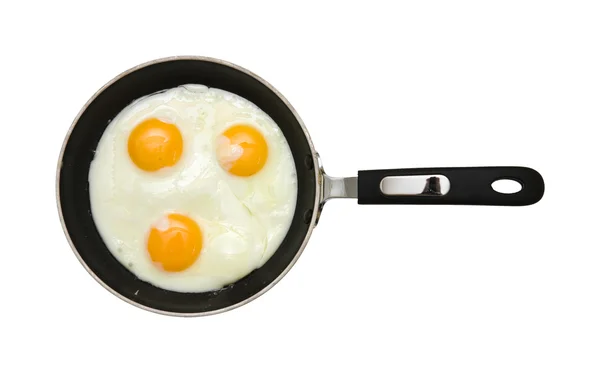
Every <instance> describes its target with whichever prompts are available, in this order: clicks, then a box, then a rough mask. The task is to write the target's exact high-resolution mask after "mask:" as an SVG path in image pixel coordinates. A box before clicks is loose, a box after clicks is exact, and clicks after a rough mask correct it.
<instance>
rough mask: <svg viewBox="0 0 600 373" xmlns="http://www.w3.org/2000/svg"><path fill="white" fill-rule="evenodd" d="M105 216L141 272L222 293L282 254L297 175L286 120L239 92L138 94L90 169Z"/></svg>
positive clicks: (100, 217) (108, 230) (106, 226)
mask: <svg viewBox="0 0 600 373" xmlns="http://www.w3.org/2000/svg"><path fill="white" fill-rule="evenodd" d="M88 179H89V192H90V203H91V212H92V217H93V219H94V223H95V224H96V227H97V229H98V232H99V233H100V236H101V237H102V239H103V241H104V243H105V244H106V246H107V248H108V249H109V250H110V252H111V253H112V254H113V256H114V257H115V258H116V259H117V260H118V261H119V262H120V263H121V264H123V265H124V266H125V267H126V268H127V269H128V270H129V271H131V272H132V273H133V274H135V275H136V276H137V277H138V278H140V279H141V280H144V281H146V282H148V283H150V284H152V285H154V286H156V287H159V288H162V289H166V290H171V291H178V292H205V291H213V290H218V289H220V288H222V287H224V286H227V285H229V284H231V283H233V282H235V281H237V280H239V279H240V278H242V277H244V276H246V275H247V274H249V273H250V272H252V271H253V270H254V269H257V268H259V267H261V266H262V265H263V264H264V263H265V262H266V261H267V260H268V259H269V258H270V257H271V256H272V255H273V253H274V252H275V251H276V250H277V248H278V247H279V245H280V244H281V242H282V241H283V239H284V237H285V235H286V233H287V231H288V229H289V227H290V225H291V222H292V217H293V215H294V210H295V206H296V197H297V177H296V169H295V166H294V160H293V157H292V153H291V150H290V148H289V145H288V143H287V141H286V139H285V137H284V135H283V133H282V132H281V130H280V128H279V127H278V126H277V124H276V123H275V122H274V121H273V120H272V119H271V118H270V117H269V116H268V115H267V114H266V113H265V112H263V111H262V110H261V109H260V108H258V107H257V106H256V105H254V104H253V103H251V102H249V101H248V100H246V99H244V98H242V97H239V96H237V95H235V94H232V93H229V92H226V91H223V90H219V89H215V88H208V87H206V86H202V85H184V86H180V87H176V88H172V89H169V90H166V91H162V92H157V93H155V94H152V95H149V96H146V97H143V98H141V99H138V100H136V101H135V102H133V103H131V104H130V105H129V106H127V107H126V108H125V109H124V110H122V111H121V112H120V113H119V114H118V115H117V116H116V117H115V118H114V119H113V120H112V121H111V123H110V124H109V125H108V127H107V128H106V130H105V132H104V134H103V135H102V138H101V139H100V142H99V143H98V146H97V149H96V152H95V155H94V159H93V161H92V163H91V166H90V171H89V178H88Z"/></svg>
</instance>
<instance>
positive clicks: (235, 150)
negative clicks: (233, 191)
mask: <svg viewBox="0 0 600 373" xmlns="http://www.w3.org/2000/svg"><path fill="white" fill-rule="evenodd" d="M268 153H269V149H268V147H267V142H266V140H265V138H264V136H263V135H262V134H261V133H260V131H259V130H257V129H256V128H254V127H251V126H249V125H245V124H240V125H235V126H232V127H229V128H228V129H227V130H225V132H223V133H222V135H221V136H219V138H218V139H217V159H218V160H219V164H220V165H221V167H222V168H223V169H224V170H225V171H227V172H229V173H230V174H233V175H236V176H252V175H254V174H255V173H257V172H258V171H260V170H261V169H262V168H263V166H264V165H265V163H266V162H267V156H268Z"/></svg>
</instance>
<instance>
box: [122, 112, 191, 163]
mask: <svg viewBox="0 0 600 373" xmlns="http://www.w3.org/2000/svg"><path fill="white" fill-rule="evenodd" d="M127 149H128V151H129V157H130V158H131V160H132V161H133V163H135V165H136V166H138V167H139V168H140V169H142V170H144V171H157V170H160V169H161V168H163V167H171V166H173V165H175V164H176V163H177V161H179V158H181V153H182V152H183V138H182V137H181V132H179V129H178V128H177V126H175V125H174V124H171V123H165V122H163V121H161V120H158V119H156V118H151V119H147V120H145V121H143V122H142V123H140V124H138V125H137V127H135V128H134V129H133V131H131V134H130V135H129V141H128V144H127Z"/></svg>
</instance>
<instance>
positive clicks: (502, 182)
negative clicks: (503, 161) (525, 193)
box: [492, 179, 523, 194]
mask: <svg viewBox="0 0 600 373" xmlns="http://www.w3.org/2000/svg"><path fill="white" fill-rule="evenodd" d="M492 189H494V190H495V191H496V192H497V193H502V194H515V193H518V192H520V191H521V190H522V189H523V185H522V184H521V183H520V182H518V181H516V180H511V179H499V180H496V181H494V182H493V183H492Z"/></svg>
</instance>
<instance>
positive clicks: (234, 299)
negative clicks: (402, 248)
mask: <svg viewBox="0 0 600 373" xmlns="http://www.w3.org/2000/svg"><path fill="white" fill-rule="evenodd" d="M190 83H195V84H204V85H207V86H209V87H215V88H219V89H223V90H226V91H229V92H232V93H235V94H237V95H240V96H242V97H244V98H246V99H248V100H249V101H251V102H253V103H254V104H255V105H257V106H258V107H260V108H261V109H262V110H263V111H264V112H266V113H267V114H268V115H269V116H271V118H273V120H274V121H275V123H277V125H278V126H279V127H280V128H281V131H282V132H283V134H284V135H285V137H286V139H287V142H288V144H289V145H290V148H291V151H292V154H293V157H294V163H295V166H296V171H297V176H298V197H297V202H296V210H295V212H294V216H293V219H292V225H291V227H290V230H289V231H288V233H287V235H286V236H285V238H284V240H283V242H282V243H281V245H280V247H279V249H278V250H277V251H276V252H275V253H274V254H273V256H272V257H271V258H270V259H269V261H267V263H265V264H264V265H263V266H262V267H261V268H259V269H257V270H255V271H253V272H251V273H250V274H248V275H247V276H246V277H244V278H242V279H241V280H239V281H237V282H236V283H234V284H232V285H230V286H228V287H226V288H224V289H221V290H219V291H216V292H208V293H178V292H173V291H168V290H163V289H160V288H157V287H154V286H152V285H150V284H149V283H146V282H144V281H141V280H139V279H138V278H137V277H136V276H135V275H133V274H132V273H131V272H129V271H128V270H127V269H126V268H125V267H123V266H122V265H121V264H120V263H119V262H118V261H117V260H116V259H115V258H114V257H113V256H112V254H111V253H110V251H109V250H108V249H107V247H106V246H105V244H104V242H103V241H102V239H101V237H100V235H99V233H98V231H97V229H96V226H95V224H94V221H93V219H92V215H91V211H90V200H89V190H88V171H89V167H90V163H91V161H92V159H93V157H94V151H95V149H96V146H97V144H98V142H99V140H100V138H101V136H102V134H103V132H104V130H105V128H106V126H107V125H108V123H109V122H110V120H112V119H113V118H114V117H115V116H116V115H117V114H118V113H119V112H120V111H121V110H122V109H123V108H125V107H126V106H127V105H129V104H130V103H131V102H132V101H134V100H136V99H138V98H140V97H142V96H146V95H148V94H151V93H154V92H157V91H161V90H164V89H169V88H173V87H177V86H179V85H183V84H190ZM59 177H60V181H59V185H58V187H59V198H60V206H61V210H62V216H63V220H64V224H65V228H66V231H67V233H68V235H69V237H70V239H71V241H72V243H73V246H74V248H75V250H76V251H77V252H78V254H79V256H80V257H81V259H82V260H83V261H84V262H85V264H86V265H87V266H88V268H89V269H90V270H91V271H92V272H93V273H95V275H96V276H97V277H98V278H99V279H100V280H101V281H102V282H103V283H104V284H106V285H107V286H108V287H110V288H111V289H113V290H114V291H115V292H117V293H118V294H120V295H121V296H123V297H125V298H127V299H130V300H132V301H134V302H136V303H138V304H141V305H143V306H146V307H150V308H153V309H156V310H158V311H164V312H173V313H181V314H196V313H206V312H212V311H217V310H220V309H224V308H228V307H231V306H234V305H236V304H238V303H240V302H243V301H245V300H246V299H248V298H251V297H252V296H254V295H256V294H257V293H259V292H260V291H261V290H263V289H264V288H265V287H267V286H268V285H269V284H270V283H272V282H273V281H274V280H275V279H276V278H277V277H278V276H279V275H280V274H281V273H282V272H283V271H284V270H285V269H286V268H287V267H288V266H289V265H290V264H291V263H292V262H293V260H294V258H295V257H296V254H298V252H299V250H301V248H302V244H303V242H304V239H305V237H306V235H307V233H308V231H309V228H310V220H311V219H310V216H311V214H312V210H313V208H314V205H315V201H316V198H317V196H316V182H317V181H316V177H315V170H314V165H313V153H312V151H311V146H310V144H309V141H308V139H307V138H306V136H305V134H304V132H303V129H302V126H301V125H300V123H299V122H298V120H297V118H296V116H295V115H294V113H293V112H292V110H291V109H290V108H289V107H288V105H286V103H285V102H284V101H282V100H281V99H280V98H279V96H278V95H277V94H276V93H275V92H273V91H272V90H271V89H270V88H269V87H267V86H266V85H264V84H263V83H262V82H260V81H259V80H257V79H256V78H254V77H253V76H251V75H248V74H246V73H245V72H243V71H240V70H238V69H236V68H234V67H232V66H228V65H226V64H222V63H219V62H216V61H210V60H202V59H193V58H190V59H174V60H165V61H162V62H157V63H154V64H149V65H147V66H144V67H142V68H139V69H137V70H134V71H132V72H129V73H128V74H126V75H124V76H122V77H121V78H120V79H118V80H116V81H115V82H113V83H112V84H111V85H109V86H108V87H106V88H105V89H104V90H103V91H102V92H101V93H100V94H99V95H97V96H96V98H95V99H94V100H93V101H92V102H91V103H90V104H89V105H88V106H87V108H86V109H85V110H84V111H83V112H82V114H81V115H80V116H79V118H78V120H77V122H76V124H75V126H74V128H73V130H72V132H71V134H70V137H69V139H68V142H67V144H66V146H65V149H64V152H63V155H62V165H61V167H60V170H59Z"/></svg>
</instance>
